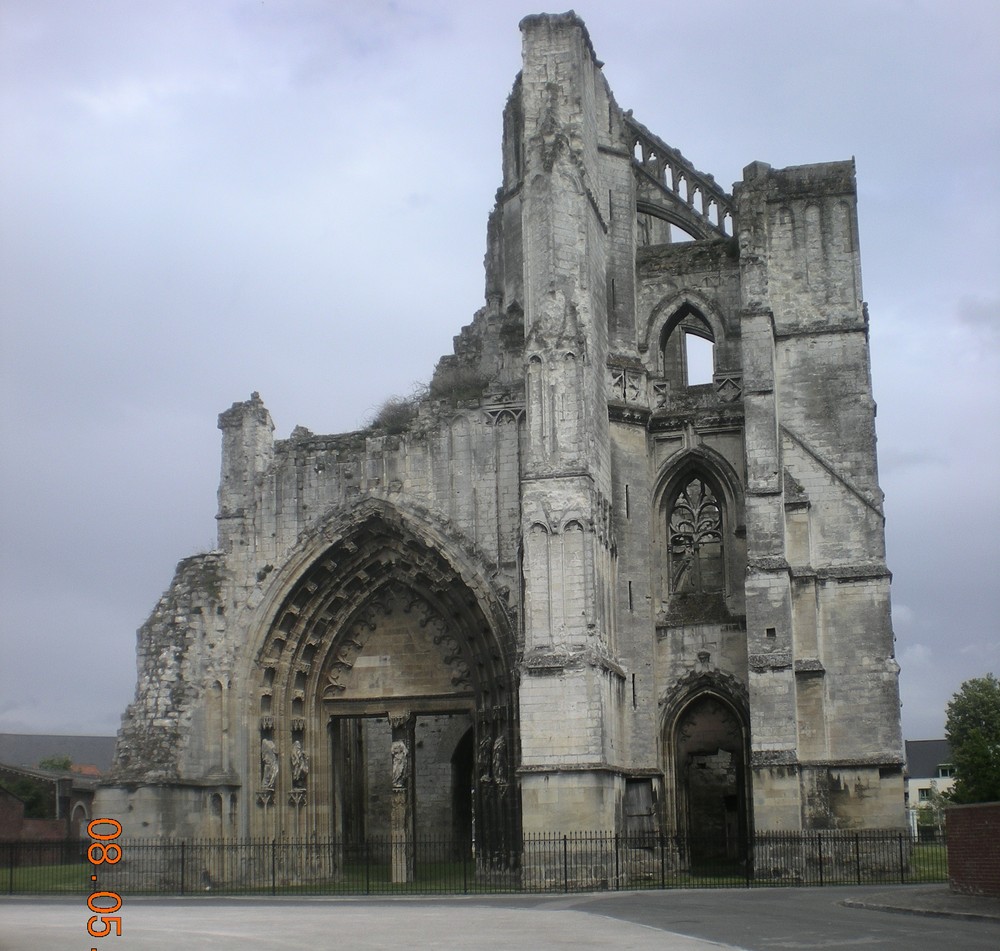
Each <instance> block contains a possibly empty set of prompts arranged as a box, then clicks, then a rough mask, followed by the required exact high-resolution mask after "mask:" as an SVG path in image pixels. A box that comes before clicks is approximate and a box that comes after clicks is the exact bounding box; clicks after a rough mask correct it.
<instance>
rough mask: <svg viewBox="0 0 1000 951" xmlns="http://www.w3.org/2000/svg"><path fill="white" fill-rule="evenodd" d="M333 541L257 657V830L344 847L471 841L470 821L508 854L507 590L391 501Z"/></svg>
mask: <svg viewBox="0 0 1000 951" xmlns="http://www.w3.org/2000/svg"><path fill="white" fill-rule="evenodd" d="M324 538H325V539H326V540H327V541H328V542H329V543H328V544H327V545H326V546H325V547H323V548H321V549H320V550H319V552H318V554H316V556H315V557H314V558H313V559H312V561H311V562H308V563H307V564H306V567H305V568H304V569H302V570H301V571H300V572H299V574H298V576H297V578H295V579H294V580H293V581H292V582H291V583H290V584H289V585H288V586H287V593H286V594H285V596H284V597H283V599H282V600H281V602H280V604H279V605H278V606H277V608H276V610H274V611H273V612H272V614H271V617H270V621H269V624H268V627H267V630H266V634H265V636H264V637H263V639H262V642H261V645H260V648H259V650H258V652H257V654H256V656H255V658H254V661H253V666H252V671H251V677H252V679H253V680H254V683H255V694H256V696H255V698H254V700H255V701H256V703H257V711H256V713H257V717H256V723H255V726H256V727H257V729H256V735H254V736H253V737H252V738H251V740H250V744H249V746H250V762H251V771H253V763H254V758H255V755H256V749H257V748H258V747H259V750H260V754H259V755H260V773H259V777H257V783H256V806H257V808H256V811H255V813H254V816H253V818H252V820H251V825H252V829H253V831H254V832H255V833H259V834H266V835H270V834H280V833H282V832H284V833H286V834H289V833H290V834H296V835H313V834H316V835H321V836H324V837H325V836H327V835H329V836H331V837H332V838H333V839H335V840H337V841H342V842H344V843H345V845H348V846H349V845H352V844H358V843H359V842H360V841H362V840H368V839H372V838H373V837H383V836H384V837H388V836H392V837H393V838H394V839H398V838H399V837H404V838H406V839H407V840H408V841H409V840H412V839H413V837H414V836H415V835H418V834H419V835H420V836H421V837H422V838H423V837H433V838H436V839H443V838H449V839H457V840H464V841H467V842H469V843H471V841H472V836H473V829H475V834H476V840H477V844H478V845H479V846H480V848H481V849H483V850H484V851H485V850H489V849H493V848H496V849H502V848H503V847H504V843H506V842H507V841H509V839H510V838H511V837H512V836H513V835H515V834H516V832H517V828H518V816H517V796H516V795H515V792H514V782H513V772H512V765H513V764H514V762H515V756H514V753H515V743H516V736H517V732H516V729H515V722H514V721H515V717H516V715H517V703H516V697H515V684H514V677H513V669H514V666H513V637H512V629H511V623H510V619H509V616H508V614H507V612H506V610H505V605H504V602H503V598H502V597H501V596H500V595H499V594H498V592H497V591H495V590H494V587H493V585H492V584H491V582H490V581H489V579H488V577H487V575H486V573H485V571H483V570H482V569H481V567H480V566H479V565H478V564H477V563H476V562H475V561H474V559H473V558H472V557H471V556H469V555H468V553H466V552H464V551H458V552H455V551H454V550H452V548H449V547H447V546H445V545H444V544H442V541H441V539H439V538H437V537H435V536H434V534H433V533H432V532H431V531H430V530H429V529H427V528H426V527H425V526H422V525H421V524H419V523H418V522H417V521H416V520H414V519H410V518H407V517H405V516H404V515H402V514H401V513H399V512H398V511H397V510H395V509H392V508H391V507H389V506H387V505H386V506H381V507H371V508H369V509H368V510H367V511H365V512H360V513H359V512H355V513H354V514H353V516H352V517H351V518H350V519H349V520H348V521H347V524H345V525H343V526H342V527H341V528H340V529H339V530H334V529H330V528H328V529H327V530H326V532H325V534H324ZM296 758H297V759H296ZM296 762H297V763H298V765H297V766H296ZM456 812H457V813H458V818H456ZM404 864H405V863H404ZM395 872H396V869H395V868H394V874H395ZM400 874H401V876H402V877H403V878H405V877H406V871H405V869H404V870H403V872H401V873H400Z"/></svg>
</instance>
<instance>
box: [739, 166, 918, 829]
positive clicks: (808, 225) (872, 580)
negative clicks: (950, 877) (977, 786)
mask: <svg viewBox="0 0 1000 951" xmlns="http://www.w3.org/2000/svg"><path fill="white" fill-rule="evenodd" d="M737 201H738V207H739V218H740V243H741V247H740V254H741V266H742V272H743V275H742V276H743V302H742V303H743V308H744V311H743V317H742V321H743V334H742V340H743V360H744V379H745V382H746V393H745V404H746V419H747V424H746V440H747V460H748V467H749V468H748V486H747V537H748V542H749V550H748V556H749V564H750V570H749V572H748V578H747V637H748V646H749V650H750V667H751V709H752V711H753V713H752V719H753V754H752V759H753V763H754V765H755V766H756V767H757V776H756V784H755V810H756V819H757V823H758V825H765V824H766V825H767V826H768V827H769V828H774V829H780V828H799V827H806V828H810V827H816V828H823V827H828V826H829V827H847V828H853V827H857V826H859V825H864V824H884V825H892V826H894V825H899V824H900V816H899V805H898V788H899V786H900V780H901V774H900V765H901V762H902V756H901V747H902V739H901V735H900V730H899V709H898V692H897V687H896V675H897V673H898V666H897V665H896V662H895V660H894V657H893V637H892V628H891V619H890V615H889V595H888V585H889V574H888V571H887V569H886V567H885V561H884V557H885V552H884V524H883V516H882V511H881V499H882V497H881V492H880V490H879V488H878V482H877V470H876V467H875V437H874V403H873V400H872V397H871V383H870V378H869V372H868V367H869V359H868V339H867V317H866V314H865V313H864V308H863V304H862V302H861V299H860V295H861V280H860V267H859V257H858V250H857V248H858V242H857V218H856V210H855V205H856V198H855V186H854V168H853V165H852V164H851V163H833V164H828V165H823V166H804V167H801V168H793V169H784V170H781V171H775V170H772V169H770V168H769V167H768V166H765V165H763V164H761V163H755V164H754V165H751V166H748V168H747V170H746V172H745V175H744V182H743V183H742V185H741V186H739V188H738V191H737ZM795 764H802V772H801V788H799V787H800V782H799V779H798V778H797V777H796V776H795V775H794V773H795V771H794V770H792V769H789V768H778V767H791V766H793V765H795ZM796 798H799V799H800V800H801V808H800V809H798V810H796V808H795V800H796Z"/></svg>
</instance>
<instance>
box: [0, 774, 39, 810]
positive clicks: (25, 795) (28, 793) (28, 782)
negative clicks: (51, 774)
mask: <svg viewBox="0 0 1000 951" xmlns="http://www.w3.org/2000/svg"><path fill="white" fill-rule="evenodd" d="M0 789H6V790H7V791H8V792H12V793H13V794H14V795H15V796H17V798H18V799H20V800H21V801H22V802H23V803H24V818H25V819H48V818H49V797H48V793H47V791H46V788H45V786H43V785H42V784H41V783H40V782H38V781H37V780H34V779H32V778H31V777H29V776H13V777H10V778H9V779H0Z"/></svg>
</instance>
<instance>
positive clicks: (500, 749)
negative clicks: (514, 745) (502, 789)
mask: <svg viewBox="0 0 1000 951" xmlns="http://www.w3.org/2000/svg"><path fill="white" fill-rule="evenodd" d="M493 781H494V782H495V783H497V785H500V786H504V785H506V784H507V740H506V739H505V738H504V735H503V734H502V733H501V734H499V735H498V736H497V738H496V742H494V744H493Z"/></svg>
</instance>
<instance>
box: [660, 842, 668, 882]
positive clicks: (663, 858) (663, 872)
mask: <svg viewBox="0 0 1000 951" xmlns="http://www.w3.org/2000/svg"><path fill="white" fill-rule="evenodd" d="M666 887H667V840H666V837H665V836H664V835H663V832H662V830H661V832H660V888H666Z"/></svg>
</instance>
